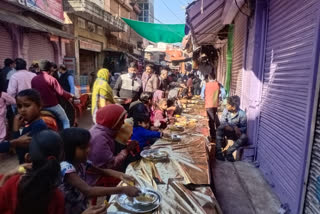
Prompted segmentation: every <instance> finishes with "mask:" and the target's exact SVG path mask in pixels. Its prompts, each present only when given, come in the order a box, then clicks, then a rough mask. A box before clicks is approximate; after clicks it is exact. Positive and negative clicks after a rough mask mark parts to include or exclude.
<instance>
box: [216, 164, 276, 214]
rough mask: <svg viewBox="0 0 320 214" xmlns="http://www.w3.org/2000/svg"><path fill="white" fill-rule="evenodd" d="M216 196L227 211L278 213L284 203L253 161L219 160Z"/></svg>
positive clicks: (225, 211)
mask: <svg viewBox="0 0 320 214" xmlns="http://www.w3.org/2000/svg"><path fill="white" fill-rule="evenodd" d="M212 172H213V179H214V186H215V196H216V198H217V200H218V202H219V205H220V207H221V209H222V211H223V213H224V214H235V213H237V214H278V213H281V209H280V202H279V200H278V198H277V197H276V196H275V195H274V194H273V193H272V191H271V188H270V186H269V185H268V184H267V183H266V181H265V180H264V178H263V177H262V174H261V173H260V171H259V170H258V169H257V168H256V167H255V166H254V165H253V164H251V163H247V162H243V161H237V162H234V163H231V162H228V161H216V163H215V165H214V167H213V170H212Z"/></svg>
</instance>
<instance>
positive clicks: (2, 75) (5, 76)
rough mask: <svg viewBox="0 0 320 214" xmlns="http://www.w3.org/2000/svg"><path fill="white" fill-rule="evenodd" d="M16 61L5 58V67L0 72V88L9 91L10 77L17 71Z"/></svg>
mask: <svg viewBox="0 0 320 214" xmlns="http://www.w3.org/2000/svg"><path fill="white" fill-rule="evenodd" d="M15 66H16V65H15V63H14V61H13V60H12V59H9V58H7V59H5V60H4V68H3V69H2V70H1V72H0V90H1V91H4V92H7V88H8V84H9V79H10V77H11V75H12V74H13V73H14V72H15Z"/></svg>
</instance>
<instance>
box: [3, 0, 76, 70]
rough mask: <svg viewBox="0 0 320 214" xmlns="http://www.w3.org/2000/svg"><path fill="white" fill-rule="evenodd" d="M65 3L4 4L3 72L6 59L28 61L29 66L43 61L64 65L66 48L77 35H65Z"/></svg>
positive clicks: (28, 0)
mask: <svg viewBox="0 0 320 214" xmlns="http://www.w3.org/2000/svg"><path fill="white" fill-rule="evenodd" d="M63 23H64V17H63V8H62V2H61V0H52V1H48V2H47V3H46V4H44V3H43V2H42V1H34V0H2V1H0V63H1V64H0V68H1V67H2V66H3V64H2V63H3V61H4V59H5V58H17V57H20V58H24V59H25V60H26V61H27V66H30V65H31V63H32V62H33V61H39V60H42V59H46V60H49V61H51V62H55V63H62V60H63V58H64V56H65V44H66V43H69V42H71V41H72V40H73V35H71V34H68V33H66V32H63V30H62V27H63Z"/></svg>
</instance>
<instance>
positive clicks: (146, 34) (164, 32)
mask: <svg viewBox="0 0 320 214" xmlns="http://www.w3.org/2000/svg"><path fill="white" fill-rule="evenodd" d="M122 19H123V21H125V22H126V23H127V24H128V25H129V26H130V27H131V28H132V29H133V30H135V31H136V32H137V33H138V34H139V35H140V36H142V37H143V38H146V39H148V40H149V41H151V42H155V43H157V42H165V43H177V42H182V39H183V37H184V28H185V25H184V24H154V23H147V22H139V21H136V20H131V19H126V18H122Z"/></svg>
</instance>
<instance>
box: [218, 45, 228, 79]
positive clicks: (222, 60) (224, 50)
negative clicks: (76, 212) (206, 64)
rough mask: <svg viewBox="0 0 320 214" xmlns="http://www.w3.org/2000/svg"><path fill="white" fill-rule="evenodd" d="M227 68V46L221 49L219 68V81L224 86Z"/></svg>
mask: <svg viewBox="0 0 320 214" xmlns="http://www.w3.org/2000/svg"><path fill="white" fill-rule="evenodd" d="M226 66H227V44H225V45H224V46H223V47H222V48H220V53H219V59H218V68H217V80H218V82H220V83H221V84H222V85H224V81H225V78H226Z"/></svg>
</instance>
